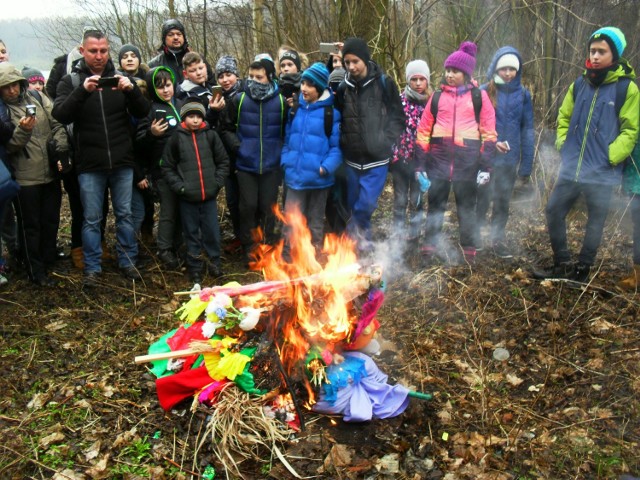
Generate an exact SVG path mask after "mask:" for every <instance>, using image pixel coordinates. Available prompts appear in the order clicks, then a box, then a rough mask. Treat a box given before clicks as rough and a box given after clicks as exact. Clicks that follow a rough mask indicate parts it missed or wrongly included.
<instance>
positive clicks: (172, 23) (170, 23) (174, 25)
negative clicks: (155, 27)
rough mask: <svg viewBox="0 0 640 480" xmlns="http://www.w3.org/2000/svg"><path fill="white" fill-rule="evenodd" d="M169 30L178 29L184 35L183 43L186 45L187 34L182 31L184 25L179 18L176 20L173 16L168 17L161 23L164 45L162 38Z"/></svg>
mask: <svg viewBox="0 0 640 480" xmlns="http://www.w3.org/2000/svg"><path fill="white" fill-rule="evenodd" d="M171 30H179V31H180V32H181V33H182V36H183V37H184V44H185V46H186V45H187V34H186V33H185V31H184V25H182V22H181V21H180V20H176V19H175V18H170V19H169V20H165V22H164V23H163V24H162V45H164V39H165V38H167V33H169V32H170V31H171Z"/></svg>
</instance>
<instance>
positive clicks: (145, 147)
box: [135, 66, 181, 179]
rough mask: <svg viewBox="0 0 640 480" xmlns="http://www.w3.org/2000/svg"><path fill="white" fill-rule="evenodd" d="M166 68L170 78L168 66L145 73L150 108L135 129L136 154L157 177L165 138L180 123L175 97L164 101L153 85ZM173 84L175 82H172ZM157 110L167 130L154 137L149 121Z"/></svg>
mask: <svg viewBox="0 0 640 480" xmlns="http://www.w3.org/2000/svg"><path fill="white" fill-rule="evenodd" d="M161 70H166V71H168V72H169V73H170V74H171V78H174V77H173V72H172V71H171V69H170V68H168V67H163V66H160V67H156V68H154V69H152V70H150V71H149V72H147V75H146V82H147V92H148V93H149V98H151V108H150V109H149V113H148V114H147V116H146V117H144V118H142V119H140V121H139V122H138V126H137V130H136V142H135V143H136V145H135V146H136V151H137V152H138V155H140V156H143V157H144V159H145V162H146V164H147V166H148V168H149V170H150V172H151V174H152V175H153V176H154V178H156V179H157V178H158V177H159V176H160V175H161V174H160V159H161V158H162V153H163V152H164V147H165V145H166V144H167V140H169V138H170V137H171V136H172V135H173V133H174V132H175V131H176V128H177V127H178V125H179V124H180V121H181V119H180V112H179V111H178V106H177V105H176V101H175V97H174V98H172V99H171V101H170V102H165V101H164V100H163V99H162V98H160V96H159V95H158V90H157V89H156V87H155V78H156V75H157V74H158V72H159V71H161ZM174 86H175V83H174ZM159 110H163V111H164V112H163V113H164V115H163V116H164V117H165V121H166V122H167V124H168V128H167V130H165V132H164V135H162V136H161V137H156V136H155V135H153V134H152V133H151V123H153V121H154V120H155V118H156V112H157V111H159Z"/></svg>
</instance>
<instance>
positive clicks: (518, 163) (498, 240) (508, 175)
mask: <svg viewBox="0 0 640 480" xmlns="http://www.w3.org/2000/svg"><path fill="white" fill-rule="evenodd" d="M521 77H522V57H521V56H520V52H518V50H516V49H515V48H513V47H509V46H506V47H502V48H500V49H498V51H497V52H496V53H495V55H494V56H493V60H491V65H490V66H489V69H488V70H487V78H488V79H489V82H488V83H487V84H485V85H482V87H481V88H482V89H483V90H486V91H487V93H488V94H489V98H490V99H491V102H492V103H493V106H494V108H495V111H496V132H497V134H498V141H497V142H496V156H495V157H494V160H493V171H492V172H491V181H490V183H489V184H487V185H484V186H482V187H479V188H478V199H477V207H476V213H477V217H478V224H477V228H478V236H477V240H476V248H478V247H480V246H481V245H482V240H481V237H480V233H479V230H480V228H481V226H482V225H483V224H485V223H486V217H487V212H488V210H489V204H490V203H491V202H492V201H493V210H492V213H491V223H490V225H491V246H492V248H493V253H494V254H495V255H496V256H498V257H500V258H511V257H512V255H511V252H510V251H509V249H508V247H507V245H506V243H505V226H506V224H507V220H508V219H509V203H510V201H511V193H512V192H513V187H514V184H515V181H516V178H517V177H519V178H520V179H521V181H522V182H528V181H529V177H530V176H531V169H532V166H533V154H534V144H533V135H534V129H533V104H532V103H531V93H529V90H527V89H526V88H524V87H523V86H522V84H521Z"/></svg>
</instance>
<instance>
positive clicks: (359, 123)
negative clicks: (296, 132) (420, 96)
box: [336, 61, 404, 170]
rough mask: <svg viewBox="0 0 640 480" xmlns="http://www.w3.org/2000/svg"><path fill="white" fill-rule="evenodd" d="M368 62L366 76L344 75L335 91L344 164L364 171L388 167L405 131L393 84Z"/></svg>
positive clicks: (399, 104) (400, 105) (373, 63)
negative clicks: (362, 77)
mask: <svg viewBox="0 0 640 480" xmlns="http://www.w3.org/2000/svg"><path fill="white" fill-rule="evenodd" d="M383 75H384V74H383V72H382V70H381V69H380V67H379V66H378V65H377V64H376V63H375V62H372V61H370V62H369V63H368V65H367V76H366V77H365V78H364V79H363V80H359V81H355V80H354V79H352V78H351V75H350V74H349V75H347V76H346V77H345V79H344V82H342V83H341V84H340V86H339V87H338V91H337V92H336V108H337V109H338V110H340V112H341V113H342V131H341V135H340V147H341V149H342V153H343V155H344V159H345V163H346V164H347V165H349V166H351V167H353V168H357V169H360V170H365V169H368V168H373V167H379V166H383V165H387V164H388V163H389V161H390V158H391V156H392V155H393V150H392V147H393V145H394V144H395V143H396V142H397V141H398V140H399V139H400V135H401V134H402V131H403V130H404V111H403V109H402V103H401V101H400V94H399V92H398V87H397V86H396V84H395V82H394V81H393V80H392V79H391V78H389V77H388V76H386V75H384V78H383Z"/></svg>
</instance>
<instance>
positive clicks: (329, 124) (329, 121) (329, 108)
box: [324, 105, 333, 138]
mask: <svg viewBox="0 0 640 480" xmlns="http://www.w3.org/2000/svg"><path fill="white" fill-rule="evenodd" d="M331 130H333V105H325V106H324V134H325V135H326V136H327V138H331Z"/></svg>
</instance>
